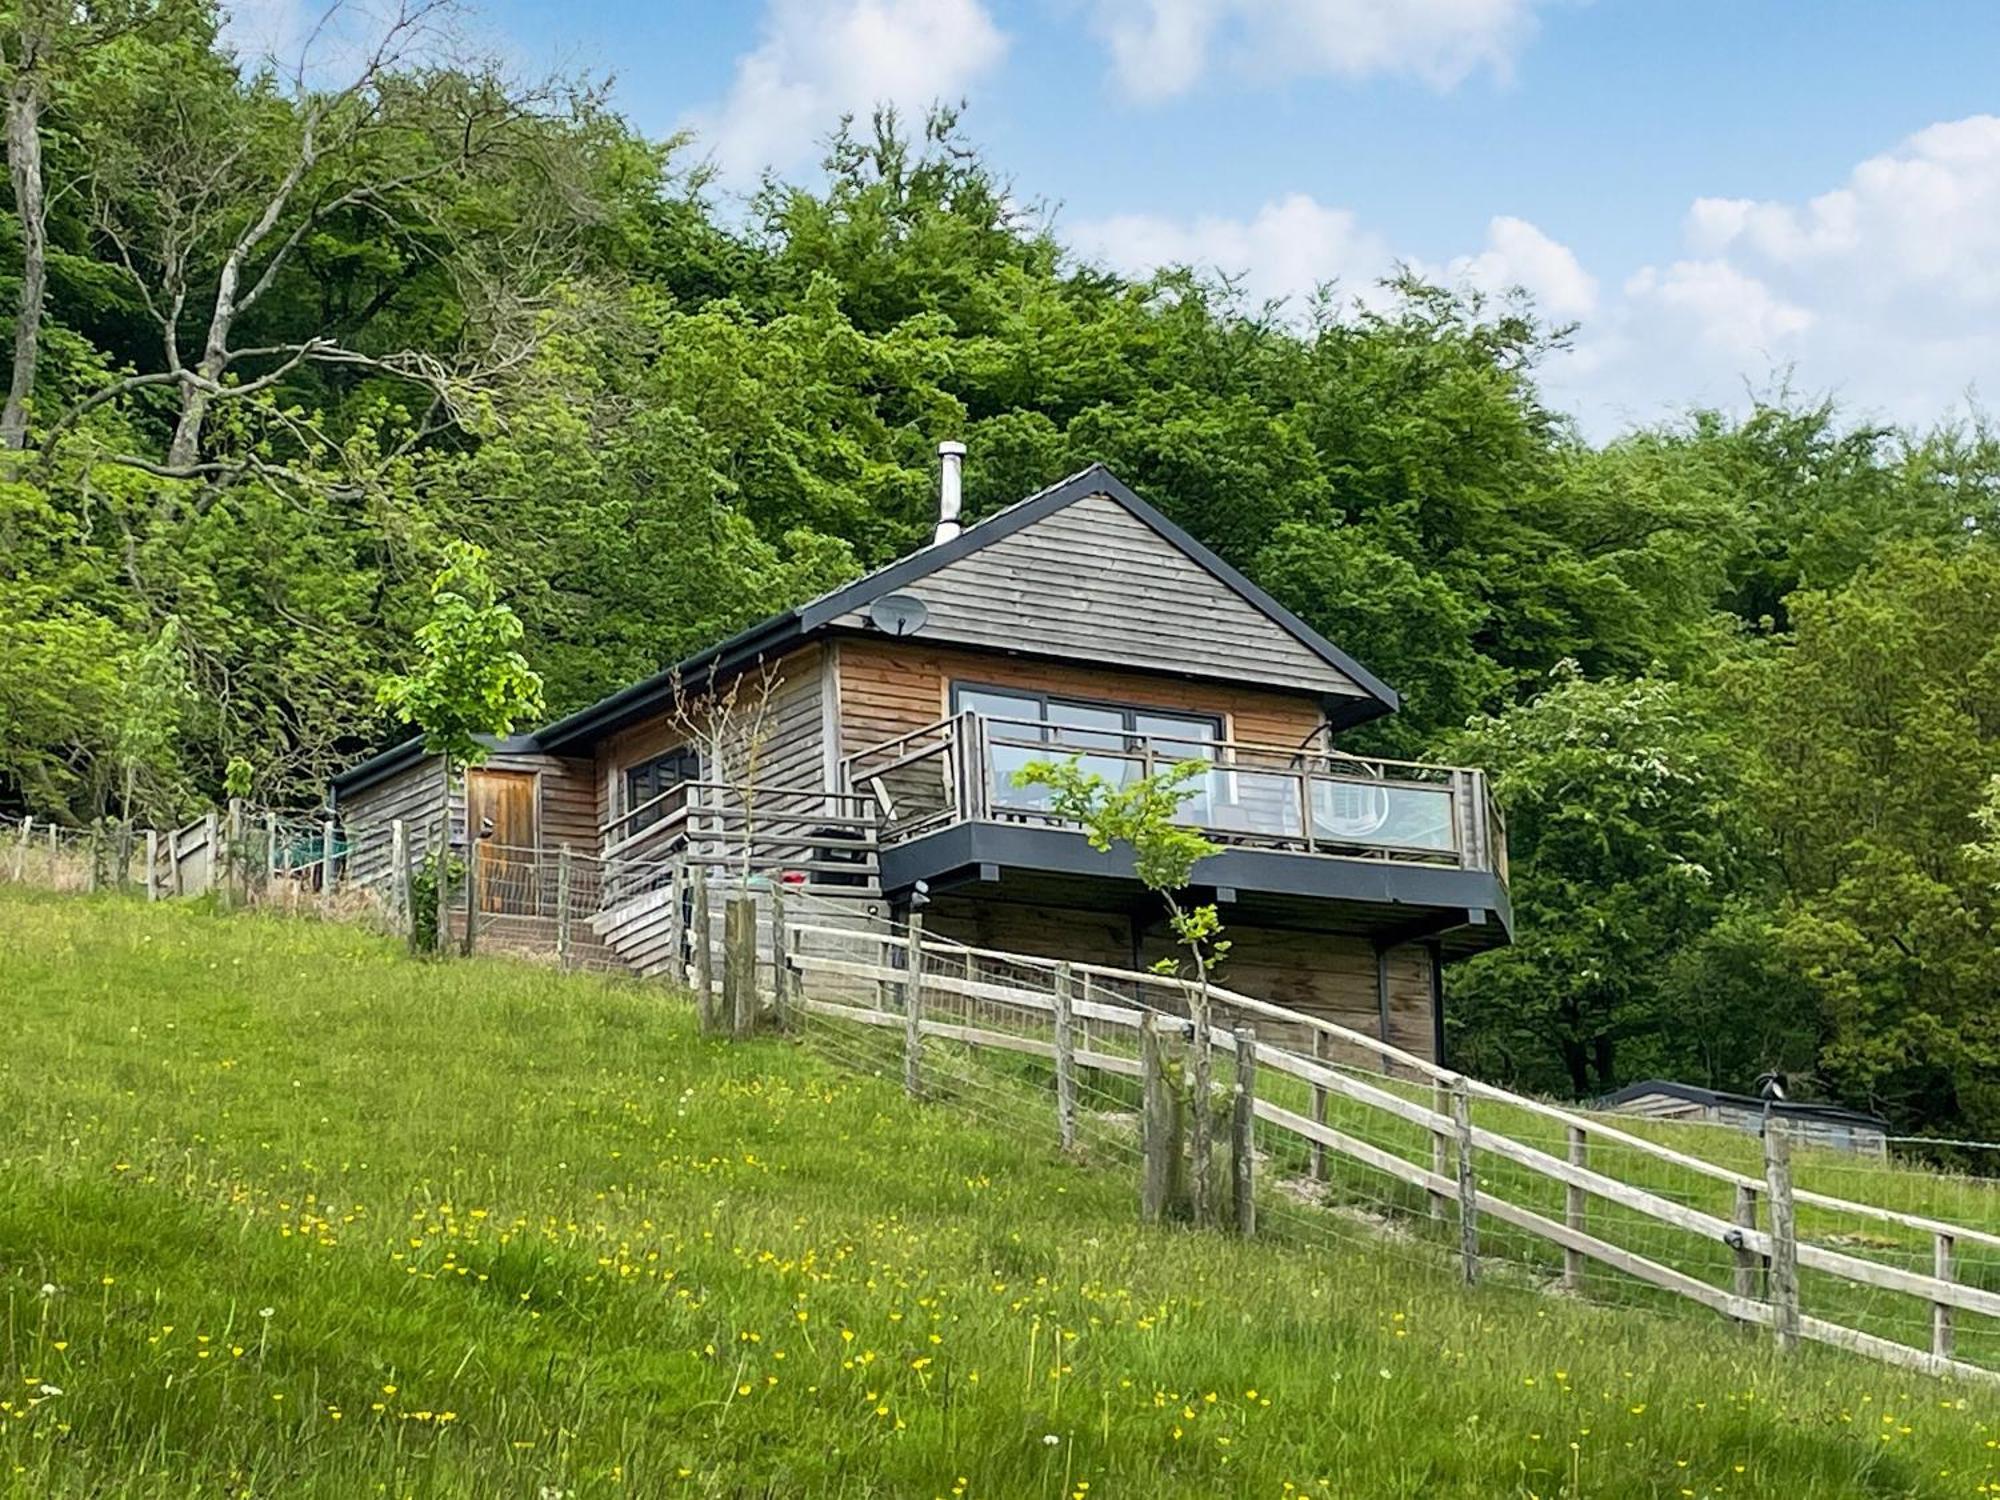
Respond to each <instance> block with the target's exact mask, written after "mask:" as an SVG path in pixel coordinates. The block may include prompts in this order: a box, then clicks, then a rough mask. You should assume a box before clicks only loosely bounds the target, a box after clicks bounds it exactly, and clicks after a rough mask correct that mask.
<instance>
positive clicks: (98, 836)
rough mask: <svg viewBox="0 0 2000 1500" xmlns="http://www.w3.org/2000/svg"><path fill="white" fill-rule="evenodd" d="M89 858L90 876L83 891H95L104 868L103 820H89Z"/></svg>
mask: <svg viewBox="0 0 2000 1500" xmlns="http://www.w3.org/2000/svg"><path fill="white" fill-rule="evenodd" d="M87 848H88V854H89V857H90V874H89V875H88V877H87V880H88V884H87V885H86V887H85V889H87V890H92V891H94V890H96V889H97V887H98V884H99V880H100V877H101V876H102V874H103V868H104V819H102V818H92V819H91V820H90V843H89V845H88V846H87Z"/></svg>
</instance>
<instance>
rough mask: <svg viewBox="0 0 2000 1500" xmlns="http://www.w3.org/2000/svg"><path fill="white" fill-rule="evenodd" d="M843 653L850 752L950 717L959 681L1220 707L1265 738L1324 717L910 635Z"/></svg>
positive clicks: (1257, 693)
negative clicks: (953, 691)
mask: <svg viewBox="0 0 2000 1500" xmlns="http://www.w3.org/2000/svg"><path fill="white" fill-rule="evenodd" d="M1121 514H1122V512H1121ZM837 660H838V664H839V680H840V751H841V754H843V755H853V754H855V753H856V752H857V751H861V750H865V749H867V748H868V747H869V746H870V745H879V744H880V743H882V741H884V740H890V739H894V738H895V737H896V736H897V735H899V734H908V733H909V732H910V731H911V730H913V729H921V728H923V727H924V726H925V725H926V724H935V723H936V722H937V721H938V720H939V719H942V718H945V717H946V716H948V715H949V714H950V713H951V684H952V683H953V682H955V681H956V682H966V683H979V684H982V685H984V686H987V687H1008V688H1026V689H1029V690H1032V691H1036V692H1044V693H1054V694H1056V695H1057V696H1058V697H1072V698H1095V699H1101V700H1104V701H1106V702H1112V703H1130V704H1137V705H1143V706H1145V707H1150V708H1171V709H1183V710H1192V711H1195V712H1198V713H1210V714H1218V715H1220V716H1221V717H1222V719H1223V732H1224V734H1225V736H1226V737H1228V738H1231V739H1238V740H1247V741H1251V742H1253V743H1257V744H1267V745H1283V746H1291V745H1297V744H1301V743H1303V742H1304V741H1305V740H1306V739H1307V738H1308V737H1310V736H1311V735H1312V734H1314V733H1315V732H1316V731H1317V730H1318V729H1319V727H1320V725H1321V724H1322V723H1323V722H1324V720H1325V716H1324V715H1323V714H1322V713H1321V712H1320V707H1319V704H1318V703H1317V702H1315V701H1314V700H1313V699H1311V698H1309V697H1306V696H1304V695H1303V694H1290V693H1284V692H1277V691H1273V690H1271V689H1268V688H1250V687H1231V686H1228V685H1226V684H1223V683H1213V682H1192V681H1188V680H1185V679H1174V678H1165V677H1155V676H1151V675H1149V674H1144V673H1139V672H1124V671H1119V670H1117V669H1116V668H1111V667H1094V666H1089V665H1087V664H1085V663H1082V662H1042V661H1026V660H1023V659H1021V658H1019V657H1011V656H998V655H994V654H991V653H988V652H984V651H967V650H962V649H954V648H952V647H949V646H927V645H924V644H921V643H919V642H916V641H909V640H904V641H895V642H890V641H871V640H846V641H842V642H841V643H840V651H839V655H838V658H837Z"/></svg>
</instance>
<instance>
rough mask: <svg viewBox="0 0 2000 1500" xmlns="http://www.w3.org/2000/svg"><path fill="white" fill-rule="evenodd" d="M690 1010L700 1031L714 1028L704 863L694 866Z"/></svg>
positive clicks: (712, 966)
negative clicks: (692, 997)
mask: <svg viewBox="0 0 2000 1500" xmlns="http://www.w3.org/2000/svg"><path fill="white" fill-rule="evenodd" d="M693 926H694V931H693V934H692V937H693V940H694V1013H695V1019H696V1020H697V1021H698V1022H699V1023H700V1025H701V1029H702V1031H703V1033H705V1034H707V1035H713V1034H714V1033H715V1031H716V1030H717V1029H718V1028H717V1026H716V1016H715V950H714V948H713V946H711V943H710V938H711V936H712V933H711V930H710V924H709V911H708V866H707V865H700V864H698V865H696V866H695V867H694V922H693Z"/></svg>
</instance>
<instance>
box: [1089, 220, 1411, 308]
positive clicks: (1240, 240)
mask: <svg viewBox="0 0 2000 1500" xmlns="http://www.w3.org/2000/svg"><path fill="white" fill-rule="evenodd" d="M1068 239H1069V242H1070V244H1071V245H1072V246H1073V247H1074V248H1075V249H1076V250H1077V251H1078V252H1079V253H1081V254H1082V255H1083V256H1085V257H1086V258H1088V259H1090V260H1093V261H1096V262H1099V263H1101V264H1103V265H1106V266H1109V267H1110V268H1111V269H1113V270H1115V271H1121V272H1124V273H1125V274H1127V275H1133V276H1143V275H1145V274H1146V273H1147V272H1149V271H1151V270H1153V269H1155V268H1156V267H1160V266H1177V265H1186V266H1193V267H1194V268H1196V269H1197V270H1200V271H1204V272H1221V273H1222V274H1224V275H1226V276H1230V277H1234V278H1237V279H1238V282H1239V285H1240V286H1241V288H1242V290H1243V293H1244V295H1245V296H1246V297H1247V298H1248V299H1249V300H1250V301H1251V302H1252V303H1262V302H1264V301H1267V300H1270V299H1274V298H1291V299H1294V300H1295V301H1300V300H1302V299H1304V298H1306V297H1309V296H1310V295H1311V294H1312V292H1313V291H1314V289H1315V288H1317V287H1318V286H1319V285H1320V284H1322V283H1323V282H1328V281H1338V282H1340V283H1341V284H1342V289H1343V290H1344V291H1346V292H1347V293H1349V294H1351V295H1365V294H1366V293H1367V292H1368V290H1369V289H1370V284H1371V283H1372V282H1373V281H1374V280H1375V279H1376V278H1377V277H1379V276H1381V275H1382V274H1383V273H1384V272H1385V271H1386V270H1388V269H1389V268H1390V265H1391V262H1392V256H1391V254H1390V251H1389V246H1388V243H1387V241H1385V240H1383V239H1382V238H1381V237H1380V236H1378V235H1375V234H1371V233H1369V232H1367V231H1366V230H1364V229H1362V228H1361V226H1360V224H1359V222H1358V221H1357V220H1356V218H1355V216H1354V215H1353V214H1352V213H1350V212H1348V211H1347V210H1346V209H1341V208H1328V207H1326V206H1325V205H1324V204H1322V203H1319V202H1318V201H1317V200H1315V199H1313V198H1312V197H1310V196H1308V195H1307V194H1305V193H1293V194H1291V195H1290V196H1288V197H1284V198H1279V199H1274V200H1273V201H1271V202H1269V203H1266V204H1265V205H1264V206H1263V207H1262V208H1260V209H1258V210H1257V212H1256V213H1255V214H1254V215H1252V216H1251V217H1250V218H1248V219H1231V218H1223V217H1203V218H1198V219H1194V220H1192V221H1190V222H1187V223H1179V222H1176V221H1174V220H1172V219H1168V218H1164V217H1161V216H1159V215H1154V214H1120V215H1117V216H1114V217H1112V218H1108V219H1096V220H1090V221H1086V222H1084V223H1080V224H1076V225H1073V226H1071V228H1070V231H1069V235H1068Z"/></svg>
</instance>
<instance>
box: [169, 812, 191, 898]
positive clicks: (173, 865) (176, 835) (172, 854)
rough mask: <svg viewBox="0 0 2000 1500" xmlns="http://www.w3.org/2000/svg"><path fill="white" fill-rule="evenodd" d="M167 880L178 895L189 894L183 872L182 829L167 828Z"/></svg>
mask: <svg viewBox="0 0 2000 1500" xmlns="http://www.w3.org/2000/svg"><path fill="white" fill-rule="evenodd" d="M167 880H168V883H169V884H170V885H172V886H173V890H174V894H175V895H176V896H185V895H186V894H187V879H186V877H185V876H183V875H182V874H181V831H180V829H178V828H169V829H168V830H167Z"/></svg>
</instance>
